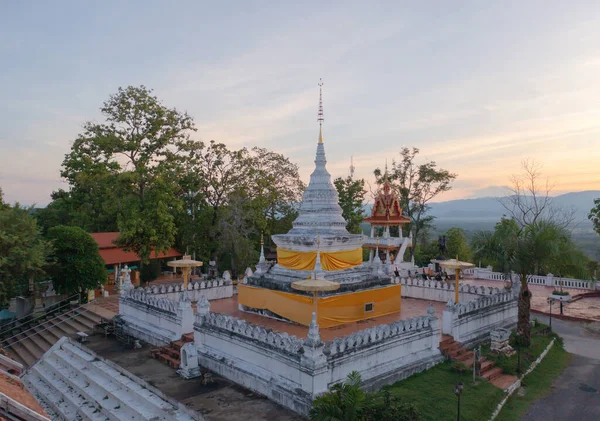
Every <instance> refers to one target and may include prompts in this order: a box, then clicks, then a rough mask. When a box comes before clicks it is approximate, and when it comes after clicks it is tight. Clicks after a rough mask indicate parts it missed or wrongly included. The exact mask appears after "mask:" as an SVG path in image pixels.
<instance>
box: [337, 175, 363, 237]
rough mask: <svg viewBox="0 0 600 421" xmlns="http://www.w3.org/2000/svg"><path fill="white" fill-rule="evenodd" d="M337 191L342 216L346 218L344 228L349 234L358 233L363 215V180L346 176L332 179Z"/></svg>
mask: <svg viewBox="0 0 600 421" xmlns="http://www.w3.org/2000/svg"><path fill="white" fill-rule="evenodd" d="M333 184H334V185H335V188H336V189H337V192H338V197H339V203H340V207H341V208H342V216H343V217H344V219H345V220H346V222H347V224H346V229H347V230H348V232H350V233H351V234H360V232H361V230H360V224H361V222H362V220H363V217H364V212H363V206H364V201H365V193H366V191H365V180H363V179H360V180H355V179H354V178H352V177H350V176H348V177H346V178H341V177H338V178H336V179H335V180H334V181H333Z"/></svg>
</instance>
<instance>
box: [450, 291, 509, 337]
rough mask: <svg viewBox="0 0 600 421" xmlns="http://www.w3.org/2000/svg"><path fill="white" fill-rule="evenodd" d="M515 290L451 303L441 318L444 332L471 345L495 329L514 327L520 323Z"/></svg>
mask: <svg viewBox="0 0 600 421" xmlns="http://www.w3.org/2000/svg"><path fill="white" fill-rule="evenodd" d="M515 291H517V290H515ZM515 291H506V292H501V293H498V294H494V295H490V296H485V297H480V298H477V299H475V300H472V301H469V302H466V303H459V304H454V303H453V302H451V301H450V302H448V304H447V305H446V309H445V310H444V314H443V318H442V332H443V333H445V334H447V335H451V336H452V337H453V338H454V340H455V341H457V342H461V343H462V344H463V345H465V346H470V345H474V344H476V343H477V342H481V341H483V340H486V339H488V338H489V335H490V332H491V331H492V330H494V329H497V328H500V327H502V328H512V327H514V326H515V325H516V323H517V293H516V292H515Z"/></svg>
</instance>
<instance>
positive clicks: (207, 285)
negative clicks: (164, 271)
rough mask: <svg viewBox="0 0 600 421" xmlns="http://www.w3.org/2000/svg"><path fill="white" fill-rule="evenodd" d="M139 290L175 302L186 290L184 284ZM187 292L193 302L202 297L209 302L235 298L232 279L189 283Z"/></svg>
mask: <svg viewBox="0 0 600 421" xmlns="http://www.w3.org/2000/svg"><path fill="white" fill-rule="evenodd" d="M137 289H138V290H143V291H144V292H145V293H146V294H152V295H155V296H160V297H161V298H167V299H169V300H174V301H178V300H179V296H180V295H181V292H183V290H184V288H183V283H178V284H168V285H152V286H149V287H144V288H141V287H140V288H137ZM187 292H188V296H189V298H190V300H191V301H192V302H196V301H199V300H200V297H201V296H202V295H204V296H206V298H207V299H208V300H209V301H210V300H219V299H221V298H229V297H231V296H233V283H232V282H231V279H214V280H206V281H190V282H188V286H187Z"/></svg>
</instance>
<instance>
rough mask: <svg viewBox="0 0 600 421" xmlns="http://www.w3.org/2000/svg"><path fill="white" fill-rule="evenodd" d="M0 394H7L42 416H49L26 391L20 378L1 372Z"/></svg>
mask: <svg viewBox="0 0 600 421" xmlns="http://www.w3.org/2000/svg"><path fill="white" fill-rule="evenodd" d="M0 393H3V394H5V395H6V396H8V397H9V398H11V399H14V400H15V401H17V402H18V403H20V404H21V405H23V406H26V407H27V408H29V409H31V410H32V411H34V412H37V413H38V414H40V415H44V416H48V414H46V411H44V409H43V408H42V406H41V405H40V403H39V402H38V401H37V400H36V399H35V398H34V397H33V395H32V394H31V393H29V391H28V390H27V389H25V386H23V383H22V382H21V380H19V378H18V377H15V376H9V375H6V374H4V373H3V372H0Z"/></svg>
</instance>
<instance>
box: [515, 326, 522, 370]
mask: <svg viewBox="0 0 600 421" xmlns="http://www.w3.org/2000/svg"><path fill="white" fill-rule="evenodd" d="M515 345H516V346H517V374H518V375H519V376H520V375H521V332H519V331H518V330H517V333H516V334H515Z"/></svg>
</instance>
